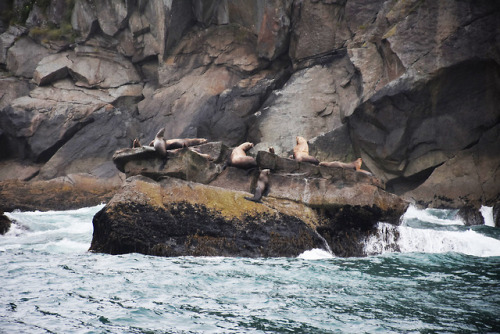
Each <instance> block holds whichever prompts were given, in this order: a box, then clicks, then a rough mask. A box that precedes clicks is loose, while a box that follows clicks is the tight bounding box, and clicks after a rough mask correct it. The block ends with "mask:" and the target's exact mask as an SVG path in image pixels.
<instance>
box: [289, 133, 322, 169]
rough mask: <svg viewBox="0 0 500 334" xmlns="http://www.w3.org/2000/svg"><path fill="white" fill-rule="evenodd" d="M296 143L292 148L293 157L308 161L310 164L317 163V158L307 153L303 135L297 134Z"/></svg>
mask: <svg viewBox="0 0 500 334" xmlns="http://www.w3.org/2000/svg"><path fill="white" fill-rule="evenodd" d="M295 139H296V141H297V145H295V147H294V148H293V157H294V158H295V160H297V161H303V162H309V163H312V164H315V165H317V164H319V160H318V159H316V158H315V157H313V156H311V155H309V145H307V140H306V139H305V138H304V137H300V136H297V137H296V138H295Z"/></svg>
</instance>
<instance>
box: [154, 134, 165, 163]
mask: <svg viewBox="0 0 500 334" xmlns="http://www.w3.org/2000/svg"><path fill="white" fill-rule="evenodd" d="M164 133H165V128H161V129H160V131H158V133H157V134H156V136H155V139H154V140H153V147H154V148H155V150H156V152H158V154H160V155H161V156H162V157H166V156H167V145H166V143H165V138H163V134H164Z"/></svg>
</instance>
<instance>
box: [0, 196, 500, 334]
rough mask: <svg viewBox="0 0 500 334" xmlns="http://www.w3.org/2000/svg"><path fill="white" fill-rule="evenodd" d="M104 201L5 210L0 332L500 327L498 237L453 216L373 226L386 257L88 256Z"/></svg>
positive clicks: (428, 214)
mask: <svg viewBox="0 0 500 334" xmlns="http://www.w3.org/2000/svg"><path fill="white" fill-rule="evenodd" d="M101 208H102V206H98V207H93V208H86V209H82V210H73V211H64V212H22V213H21V212H13V213H8V214H7V215H8V216H9V218H11V219H15V220H16V222H15V223H14V224H13V225H12V229H11V230H10V231H9V232H8V233H7V235H5V236H0V267H1V268H2V270H0V295H1V296H2V298H0V332H2V333H4V332H5V333H275V332H280V333H281V332H294V333H332V332H339V333H340V332H341V333H363V332H364V333H372V332H383V333H401V332H499V331H500V325H499V321H498V314H500V257H498V256H493V255H494V254H497V251H496V249H498V248H499V247H498V242H499V240H500V234H499V233H498V232H497V229H496V228H492V227H489V226H478V227H472V228H471V227H466V226H463V225H462V224H461V223H460V222H459V221H457V220H456V219H455V218H454V215H453V212H447V211H439V210H437V211H421V210H420V211H419V210H416V211H415V210H414V211H412V210H409V212H407V215H406V216H405V219H404V223H403V226H399V227H394V226H392V225H387V224H380V225H379V237H378V239H376V238H375V239H374V240H373V242H372V245H373V249H374V251H373V253H374V254H381V253H384V254H383V255H376V256H368V257H365V258H338V257H333V256H332V255H331V254H330V253H328V252H327V251H325V250H319V249H315V250H310V251H307V252H304V253H303V254H301V255H300V256H299V258H297V259H294V258H268V259H265V258H257V259H248V258H223V257H199V258H195V257H175V258H161V257H151V256H145V255H141V254H126V255H120V256H111V255H107V254H95V253H89V252H88V251H87V249H88V248H89V246H90V241H91V238H92V217H93V215H94V214H95V213H96V212H97V211H98V210H100V209H101ZM425 219H427V220H425ZM368 244H369V243H368ZM368 244H367V245H368ZM382 246H383V247H382ZM376 247H378V250H375V248H376ZM391 247H396V248H397V251H401V252H403V253H398V252H395V250H391ZM434 252H438V253H434ZM469 253H474V254H476V255H475V256H471V255H466V254H469Z"/></svg>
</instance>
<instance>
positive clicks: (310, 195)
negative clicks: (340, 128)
mask: <svg viewBox="0 0 500 334" xmlns="http://www.w3.org/2000/svg"><path fill="white" fill-rule="evenodd" d="M195 150H196V151H194V150H192V149H188V148H183V149H176V150H170V151H168V154H167V161H166V163H164V158H163V157H161V156H160V155H159V154H158V153H157V152H156V151H155V150H154V148H152V147H140V148H127V149H122V150H119V151H117V152H116V153H115V155H114V157H113V160H114V162H115V164H116V166H117V168H118V169H119V170H120V171H122V172H123V173H125V175H127V177H128V178H127V180H126V182H125V184H124V186H123V187H122V189H121V190H120V191H119V192H118V193H117V194H116V195H115V196H114V197H113V199H112V200H111V201H110V202H109V203H108V204H107V205H106V207H105V208H104V209H103V210H102V211H101V212H99V213H98V214H97V215H96V216H95V217H94V222H93V223H94V236H93V240H92V246H91V250H93V251H97V252H106V253H111V254H121V253H129V252H139V253H144V254H150V255H160V256H181V255H182V256H185V255H205V256H250V257H261V256H297V255H299V254H301V253H302V252H304V251H306V250H310V249H312V248H324V249H332V250H333V252H334V254H335V255H337V256H362V255H364V253H363V241H364V240H365V238H366V237H367V236H369V235H370V234H371V233H374V231H375V225H376V224H377V222H379V221H386V222H390V223H394V224H397V223H399V218H400V216H401V215H402V214H403V213H404V211H405V210H406V208H407V206H408V203H407V202H405V201H403V200H402V199H400V198H399V197H397V196H395V195H392V194H390V193H387V192H385V191H384V190H383V188H384V184H383V182H381V181H380V180H378V179H377V178H374V177H373V176H369V175H367V174H365V173H362V172H358V171H355V170H354V169H352V170H351V169H344V168H340V167H318V166H315V165H311V164H308V163H302V162H297V161H294V160H291V159H284V158H280V157H278V156H277V155H275V154H272V153H269V152H264V151H260V152H258V154H257V163H258V165H259V168H260V169H264V168H269V169H271V171H272V173H271V175H270V176H269V179H270V182H269V183H270V189H269V194H268V196H266V197H264V198H263V199H262V203H254V202H252V201H249V200H247V199H245V196H248V193H249V192H251V191H252V189H253V188H254V187H255V184H256V179H257V176H258V174H259V173H258V171H257V170H255V171H252V170H250V171H247V170H242V169H238V168H235V167H227V168H224V165H225V161H226V158H227V156H228V154H229V152H230V150H229V149H228V148H227V147H225V145H223V144H222V143H207V144H203V145H199V146H197V147H196V148H195ZM198 152H199V153H198ZM200 153H201V154H200ZM206 154H208V155H209V156H210V159H208V158H207V156H206ZM145 176H147V177H148V178H146V177H145ZM154 180H157V181H156V182H155V181H154ZM139 222H140V223H139Z"/></svg>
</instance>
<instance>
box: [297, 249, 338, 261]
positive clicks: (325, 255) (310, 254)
mask: <svg viewBox="0 0 500 334" xmlns="http://www.w3.org/2000/svg"><path fill="white" fill-rule="evenodd" d="M332 258H334V256H333V255H332V253H329V252H327V251H325V250H324V249H319V248H314V249H311V250H307V251H305V252H304V253H302V254H300V255H299V259H304V260H322V259H332Z"/></svg>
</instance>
